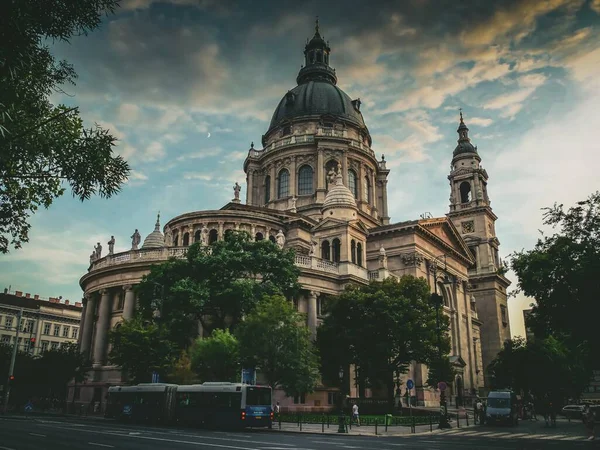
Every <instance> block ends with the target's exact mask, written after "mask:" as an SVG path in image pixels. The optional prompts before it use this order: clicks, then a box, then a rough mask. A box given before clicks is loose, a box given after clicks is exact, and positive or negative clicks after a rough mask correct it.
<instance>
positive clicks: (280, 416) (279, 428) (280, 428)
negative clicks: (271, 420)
mask: <svg viewBox="0 0 600 450" xmlns="http://www.w3.org/2000/svg"><path fill="white" fill-rule="evenodd" d="M277 415H278V416H279V417H278V419H279V429H280V430H281V414H277Z"/></svg>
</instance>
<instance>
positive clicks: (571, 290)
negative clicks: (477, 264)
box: [512, 192, 600, 368]
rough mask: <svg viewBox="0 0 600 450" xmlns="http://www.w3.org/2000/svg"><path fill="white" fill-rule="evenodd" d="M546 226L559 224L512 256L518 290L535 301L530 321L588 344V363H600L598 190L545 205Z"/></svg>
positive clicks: (539, 329)
mask: <svg viewBox="0 0 600 450" xmlns="http://www.w3.org/2000/svg"><path fill="white" fill-rule="evenodd" d="M545 211H546V212H545V215H544V224H546V225H550V226H552V227H554V228H555V230H556V231H555V232H554V233H553V234H552V235H550V236H544V235H542V237H541V238H540V239H539V240H538V242H537V243H536V245H535V247H534V249H533V250H529V251H524V250H523V251H521V252H517V253H515V254H514V255H512V269H513V270H514V271H515V273H516V275H517V277H518V280H519V282H518V288H519V290H520V291H522V292H523V293H524V294H525V295H527V296H529V297H532V298H534V299H535V301H536V303H537V304H536V305H535V306H534V307H533V311H532V313H531V316H530V318H529V320H528V323H527V325H528V326H530V327H531V328H532V329H533V331H534V333H535V334H536V335H537V336H541V337H546V336H552V335H562V336H568V338H563V339H567V340H566V344H567V346H568V347H569V348H570V349H576V348H577V347H578V346H579V345H580V344H582V343H583V344H584V345H585V348H586V349H587V354H588V363H589V365H590V367H592V368H598V367H600V366H599V365H598V361H600V336H599V335H598V333H597V332H596V328H597V327H598V323H597V322H598V317H599V316H600V302H598V298H600V282H599V279H600V278H599V277H598V274H599V273H600V192H596V193H594V194H593V195H591V196H590V197H589V198H588V199H587V200H584V201H581V202H578V203H577V204H576V206H574V207H572V208H569V209H568V210H566V211H565V209H564V207H563V205H556V204H555V205H554V206H553V207H552V208H546V209H545Z"/></svg>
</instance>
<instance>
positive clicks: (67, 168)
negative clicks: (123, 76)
mask: <svg viewBox="0 0 600 450" xmlns="http://www.w3.org/2000/svg"><path fill="white" fill-rule="evenodd" d="M117 5H118V0H49V1H45V2H40V1H36V0H7V1H3V2H0V253H7V252H8V251H9V248H10V247H11V246H12V247H14V248H19V247H21V245H22V243H23V242H27V241H28V238H29V229H30V224H29V221H28V220H29V217H30V216H31V214H34V213H35V212H36V210H38V209H39V207H40V206H43V207H45V208H48V207H49V206H50V205H51V204H52V202H53V200H54V199H56V198H57V197H60V196H61V195H63V193H64V192H65V187H64V184H68V185H69V186H70V188H71V191H72V193H73V196H75V197H77V198H79V199H80V200H82V201H83V200H86V199H89V198H90V197H91V196H92V195H96V194H98V195H100V196H102V197H107V198H108V197H111V196H113V195H115V194H116V193H118V192H119V190H120V187H121V185H122V184H123V183H124V182H125V181H126V180H127V176H128V174H129V166H128V164H127V162H126V161H125V160H123V158H122V157H121V156H115V155H113V146H114V144H115V141H116V139H115V138H114V137H113V136H111V135H110V134H109V132H108V131H107V130H103V129H102V128H101V127H99V126H98V125H96V126H94V127H91V128H87V129H86V128H84V126H83V120H82V119H81V118H80V116H79V113H78V109H77V108H76V107H74V108H68V107H66V106H64V105H58V106H55V105H53V104H52V103H51V102H50V95H51V94H52V93H54V92H61V91H62V87H63V86H64V85H66V84H74V80H75V78H76V76H77V74H76V73H75V70H74V68H73V67H72V66H71V65H70V64H68V63H67V62H66V61H56V60H55V58H54V56H53V55H52V53H51V52H50V49H49V47H48V45H47V44H46V43H47V41H48V40H59V41H68V40H69V39H70V38H71V37H72V36H74V35H80V34H87V33H88V32H90V31H92V30H94V29H96V28H97V27H98V26H99V25H100V21H101V18H102V16H103V14H109V13H112V12H113V11H114V9H115V8H116V6H117Z"/></svg>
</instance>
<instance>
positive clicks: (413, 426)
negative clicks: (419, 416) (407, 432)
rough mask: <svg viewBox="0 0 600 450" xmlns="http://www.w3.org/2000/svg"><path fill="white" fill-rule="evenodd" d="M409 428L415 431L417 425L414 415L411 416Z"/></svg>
mask: <svg viewBox="0 0 600 450" xmlns="http://www.w3.org/2000/svg"><path fill="white" fill-rule="evenodd" d="M411 430H412V432H413V433H416V432H417V427H416V425H415V416H412V424H411Z"/></svg>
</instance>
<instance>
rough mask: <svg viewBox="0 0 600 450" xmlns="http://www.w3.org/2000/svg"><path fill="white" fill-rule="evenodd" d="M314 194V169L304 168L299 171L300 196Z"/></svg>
mask: <svg viewBox="0 0 600 450" xmlns="http://www.w3.org/2000/svg"><path fill="white" fill-rule="evenodd" d="M312 193H313V168H312V167H310V166H302V167H300V170H299V171H298V195H310V194H312Z"/></svg>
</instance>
